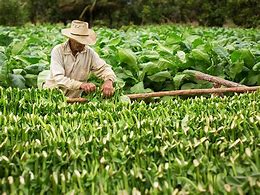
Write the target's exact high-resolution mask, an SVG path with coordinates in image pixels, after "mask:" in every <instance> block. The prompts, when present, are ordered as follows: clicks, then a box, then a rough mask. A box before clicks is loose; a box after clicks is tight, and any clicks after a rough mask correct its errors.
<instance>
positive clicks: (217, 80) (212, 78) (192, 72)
mask: <svg viewBox="0 0 260 195" xmlns="http://www.w3.org/2000/svg"><path fill="white" fill-rule="evenodd" d="M183 72H184V73H188V74H190V75H192V76H194V77H195V78H196V79H199V80H204V81H209V82H212V83H218V84H221V85H224V86H226V87H246V86H245V85H241V84H239V83H235V82H232V81H228V80H225V79H222V78H219V77H216V76H211V75H209V74H205V73H203V72H200V71H196V70H185V71H183Z"/></svg>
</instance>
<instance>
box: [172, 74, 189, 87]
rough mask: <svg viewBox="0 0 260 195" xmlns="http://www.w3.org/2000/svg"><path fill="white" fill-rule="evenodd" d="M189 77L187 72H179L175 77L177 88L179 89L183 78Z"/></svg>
mask: <svg viewBox="0 0 260 195" xmlns="http://www.w3.org/2000/svg"><path fill="white" fill-rule="evenodd" d="M186 77H187V74H177V75H175V76H174V77H173V82H174V87H175V89H179V87H180V85H181V83H182V82H183V80H184V79H185V78H186Z"/></svg>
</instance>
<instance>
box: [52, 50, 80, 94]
mask: <svg viewBox="0 0 260 195" xmlns="http://www.w3.org/2000/svg"><path fill="white" fill-rule="evenodd" d="M50 70H51V73H52V75H53V78H54V80H55V81H56V83H57V86H58V87H62V88H65V89H69V90H77V89H80V86H81V85H82V84H83V83H82V82H80V81H76V80H74V79H70V78H69V77H66V76H65V69H64V63H63V60H62V54H61V51H60V49H59V48H57V47H56V48H54V49H53V50H52V52H51V65H50Z"/></svg>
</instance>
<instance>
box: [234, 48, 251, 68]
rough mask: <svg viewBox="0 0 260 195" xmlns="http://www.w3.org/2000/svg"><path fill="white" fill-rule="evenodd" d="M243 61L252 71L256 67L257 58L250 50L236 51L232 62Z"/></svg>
mask: <svg viewBox="0 0 260 195" xmlns="http://www.w3.org/2000/svg"><path fill="white" fill-rule="evenodd" d="M241 60H243V61H244V63H245V66H247V67H248V68H250V69H251V68H253V66H254V65H255V57H254V55H253V54H252V53H251V51H250V50H248V49H240V50H236V51H234V52H233V53H232V54H231V61H232V62H233V63H234V62H236V61H241Z"/></svg>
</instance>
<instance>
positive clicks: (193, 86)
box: [181, 83, 198, 90]
mask: <svg viewBox="0 0 260 195" xmlns="http://www.w3.org/2000/svg"><path fill="white" fill-rule="evenodd" d="M196 85H198V84H195V83H185V84H183V85H182V86H181V89H182V90H186V89H197V86H196Z"/></svg>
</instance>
